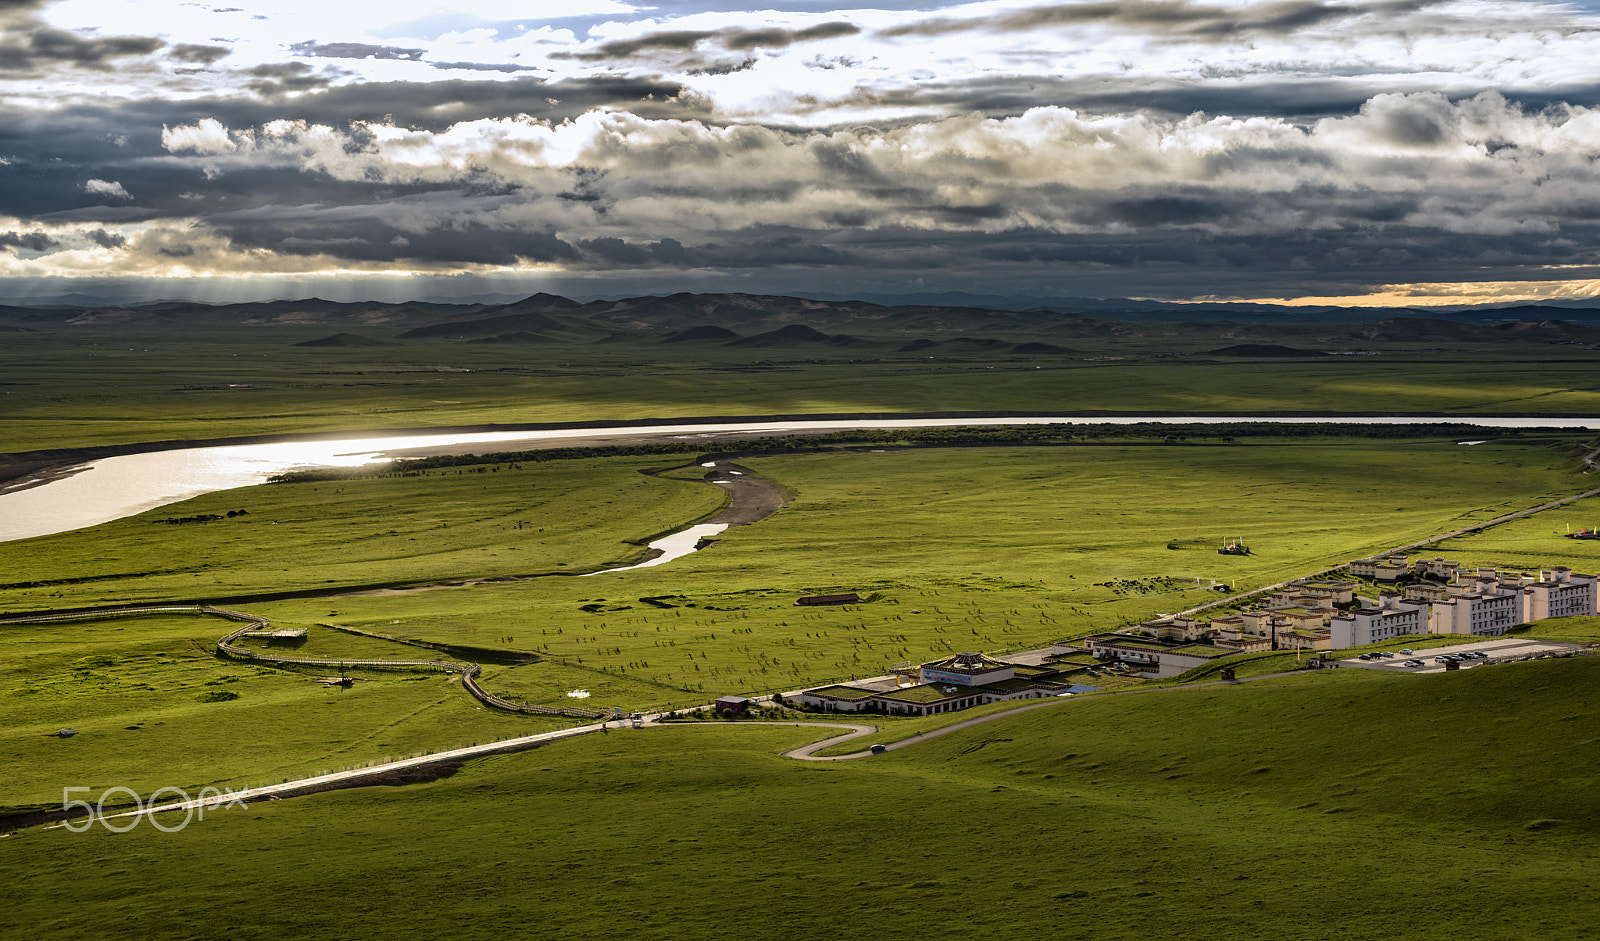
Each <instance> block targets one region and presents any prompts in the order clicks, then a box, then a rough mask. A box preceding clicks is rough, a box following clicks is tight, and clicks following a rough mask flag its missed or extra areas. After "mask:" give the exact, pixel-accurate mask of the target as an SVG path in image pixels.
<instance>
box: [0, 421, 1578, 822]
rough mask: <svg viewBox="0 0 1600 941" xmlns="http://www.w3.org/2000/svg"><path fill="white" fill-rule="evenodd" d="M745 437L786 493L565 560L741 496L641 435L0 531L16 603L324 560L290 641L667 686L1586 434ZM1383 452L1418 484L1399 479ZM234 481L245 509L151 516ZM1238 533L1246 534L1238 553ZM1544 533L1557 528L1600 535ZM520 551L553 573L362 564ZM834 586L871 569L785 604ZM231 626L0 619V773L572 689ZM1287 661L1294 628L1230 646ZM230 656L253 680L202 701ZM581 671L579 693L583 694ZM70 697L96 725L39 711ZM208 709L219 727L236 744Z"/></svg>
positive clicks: (1536, 482)
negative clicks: (615, 451)
mask: <svg viewBox="0 0 1600 941" xmlns="http://www.w3.org/2000/svg"><path fill="white" fill-rule="evenodd" d="M742 463H743V464H744V465H745V466H747V467H749V468H751V469H752V470H754V471H756V472H758V473H760V474H762V475H763V476H765V477H767V478H768V479H771V480H773V481H775V482H777V483H780V484H782V485H783V486H784V487H786V488H787V489H789V490H790V491H791V492H792V493H793V495H794V500H793V502H792V503H790V504H789V505H788V506H787V507H786V508H784V509H783V510H780V511H779V512H778V513H777V514H776V515H774V516H772V517H770V518H768V519H766V520H763V521H761V522H759V523H756V524H754V525H750V526H745V527H738V528H734V529H731V530H728V531H727V532H725V533H723V534H722V535H721V536H719V537H717V538H716V541H715V542H713V543H712V544H711V545H710V546H709V547H708V548H706V549H704V550H702V551H700V552H698V553H695V554H693V555H690V556H687V557H684V558H682V559H678V560H676V561H674V562H672V563H669V564H668V565H664V566H660V567H654V568H646V569H640V570H635V571H630V572H617V573H605V574H600V575H596V576H593V577H564V576H570V575H571V574H574V573H579V572H582V571H584V570H586V569H593V568H596V567H600V566H602V565H605V564H610V563H615V562H618V561H621V560H624V559H626V558H629V557H632V556H637V555H638V553H639V551H640V550H639V547H638V545H637V544H636V543H638V542H639V541H640V540H642V539H645V538H648V537H649V536H652V535H655V534H658V533H660V532H662V531H665V530H669V529H673V528H676V527H678V526H681V525H684V524H686V523H689V522H692V521H694V520H695V519H698V518H701V517H703V516H705V515H706V514H707V513H709V512H711V511H714V510H715V509H716V508H717V507H719V506H720V505H721V503H722V500H723V491H722V490H721V489H720V488H715V487H712V486H709V485H706V484H704V483H699V482H696V481H694V480H689V479H673V478H682V477H685V476H690V475H688V472H687V471H680V472H675V473H674V474H673V475H669V476H668V478H666V479H663V478H658V477H652V476H647V475H644V474H640V473H639V472H638V469H639V467H641V466H649V464H648V461H647V462H646V463H643V464H641V459H639V458H605V459H585V460H578V461H557V462H548V463H540V464H528V465H524V466H522V467H521V468H519V469H514V468H513V467H512V466H511V465H507V464H503V463H502V464H499V465H494V464H489V465H483V468H484V469H483V471H482V472H477V471H476V470H475V469H473V468H470V467H469V468H466V469H461V470H462V471H463V472H461V473H457V472H456V469H444V470H436V471H433V472H430V473H429V475H428V476H377V477H370V478H356V479H351V480H344V481H337V482H321V483H296V484H274V485H267V486H262V487H255V488H248V489H245V490H237V491H230V492H226V493H220V494H213V495H209V496H207V497H202V498H198V499H196V500H193V501H189V502H187V503H184V504H179V505H175V506H169V507H163V508H161V509H158V510H155V511H151V512H150V513H147V514H143V515H142V516H140V517H134V518H131V519H128V520H122V521H117V522H114V523H108V524H105V525H103V526H99V527H94V528H92V529H88V530H83V531H80V532H75V533H66V534H60V535H57V536H50V537H42V538H40V539H33V540H24V541H19V542H14V543H7V544H0V564H3V566H4V567H5V570H6V571H8V572H10V573H11V577H12V578H16V579H25V578H30V577H32V578H37V579H40V580H41V581H42V582H44V584H34V585H33V586H32V587H21V586H22V585H25V584H26V583H20V584H19V583H13V585H12V586H9V587H7V588H6V589H5V590H4V592H3V594H0V605H3V609H5V610H11V611H18V610H32V609H38V608H44V607H73V606H83V605H95V604H110V603H125V602H152V601H185V600H190V601H192V600H203V599H209V598H217V597H227V596H230V595H248V594H250V593H252V592H278V591H308V590H322V591H328V592H331V593H332V594H330V595H327V596H317V597H305V598H298V599H286V600H275V601H261V602H244V603H239V604H236V605H235V606H236V607H242V608H245V609H246V610H249V611H251V612H253V613H258V614H262V615H265V616H267V617H270V618H272V619H273V621H274V623H275V624H276V625H278V626H282V627H298V628H305V629H306V630H307V631H308V639H307V640H306V641H305V642H304V643H303V644H301V645H298V646H296V647H294V648H290V649H291V650H292V652H293V653H295V654H296V655H300V656H306V657H319V658H327V659H345V658H349V659H362V658H378V659H417V658H425V659H433V658H441V657H445V658H448V657H449V656H450V655H449V654H447V653H441V652H438V651H434V650H429V649H425V648H418V647H416V646H411V645H408V644H405V643H398V642H393V641H391V640H386V639H384V638H393V639H395V640H398V641H408V640H412V641H424V642H429V643H435V644H446V645H453V646H457V647H473V648H481V649H484V650H490V651H503V652H505V653H507V654H519V655H526V654H536V655H537V656H538V657H539V658H540V659H539V660H538V661H537V662H534V663H525V664H513V663H511V662H510V659H509V658H500V659H499V660H496V659H493V658H490V659H488V660H486V662H485V670H484V673H483V676H482V682H483V684H484V686H485V687H486V688H487V689H489V690H491V691H493V692H495V693H498V694H500V695H503V696H508V697H510V698H513V699H517V700H521V701H526V702H531V703H536V704H539V705H545V706H550V707H556V708H559V707H561V706H565V705H581V706H584V707H588V708H611V707H621V708H623V709H625V710H627V711H634V710H657V709H677V708H683V707H687V706H693V705H697V704H700V703H703V702H705V701H707V700H708V699H710V698H714V697H715V696H719V695H725V694H754V693H764V692H778V691H787V690H792V689H797V688H802V687H806V686H811V685H818V684H821V683H824V682H829V681H837V680H845V679H850V678H851V677H855V676H869V675H876V674H879V673H882V672H884V671H885V670H886V669H888V668H889V667H890V666H892V665H894V664H896V663H901V662H908V661H912V662H920V661H923V660H928V659H932V658H933V657H936V656H942V655H946V654H949V653H951V652H956V651H961V650H984V651H988V652H992V653H999V652H1003V651H1015V650H1025V649H1030V648H1033V647H1037V646H1040V645H1043V644H1047V643H1050V642H1053V641H1057V640H1062V639H1069V638H1073V637H1078V636H1082V635H1083V634H1086V633H1090V632H1093V631H1099V630H1107V629H1113V628H1117V627H1121V626H1124V625H1126V624H1130V623H1134V622H1137V621H1139V620H1143V619H1145V618H1148V617H1150V616H1152V615H1153V614H1155V613H1158V612H1171V611H1177V610H1182V609H1186V608H1189V607H1193V606H1195V605H1198V604H1202V603H1205V602H1207V601H1211V600H1214V599H1217V598H1220V597H1222V593H1221V592H1219V591H1217V590H1215V586H1221V585H1226V586H1229V587H1230V588H1232V589H1235V590H1240V589H1246V588H1250V587H1254V586H1258V585H1264V584H1270V583H1273V582H1277V581H1281V580H1284V579H1288V578H1292V577H1296V576H1300V575H1304V574H1308V573H1309V572H1312V571H1316V570H1318V569H1323V568H1329V567H1332V566H1336V565H1339V564H1341V563H1343V562H1345V561H1347V560H1348V559H1350V558H1353V557H1356V556H1359V555H1362V554H1366V553H1368V552H1371V551H1374V550H1377V549H1381V548H1384V547H1387V546H1391V545H1395V544H1399V543H1403V542H1408V541H1411V540H1413V539H1416V538H1419V537H1421V536H1425V535H1427V534H1430V533H1435V532H1442V531H1446V530H1449V529H1453V528H1458V527H1460V526H1463V525H1466V524H1468V523H1471V522H1476V521H1482V520H1485V519H1488V518H1490V517H1492V516H1495V515H1499V514H1501V513H1504V512H1506V511H1507V510H1510V509H1515V508H1519V507H1522V506H1528V505H1533V504H1536V503H1538V502H1541V501H1543V500H1546V499H1549V498H1550V497H1552V496H1557V495H1560V494H1563V493H1569V492H1573V491H1576V490H1579V489H1581V488H1583V487H1584V486H1585V485H1586V484H1587V482H1588V480H1589V478H1586V477H1584V476H1583V475H1581V474H1579V473H1577V472H1576V470H1575V469H1574V462H1572V460H1571V459H1570V458H1569V457H1568V455H1567V448H1566V447H1565V446H1562V445H1557V446H1546V445H1539V444H1529V443H1524V442H1513V441H1509V440H1507V441H1504V442H1496V443H1490V444H1484V445H1477V446H1474V447H1470V448H1467V447H1461V446H1459V445H1455V444H1453V443H1450V442H1448V441H1427V440H1414V441H1364V440H1359V439H1340V440H1339V441H1338V442H1337V443H1336V444H1329V443H1327V442H1323V441H1316V440H1309V439H1306V440H1295V439H1291V440H1279V439H1271V440H1269V441H1260V440H1254V441H1250V442H1247V443H1240V444H1233V445H1220V444H1219V445H1206V446H1175V447H1169V446H1154V445H1147V446H1139V445H1104V446H1075V447H1033V448H925V449H904V450H894V449H886V450H883V451H881V452H880V453H870V452H831V453H816V454H786V455H781V456H772V457H759V458H749V459H745V460H743V461H742ZM492 467H499V468H500V470H498V471H494V470H490V469H488V468H492ZM695 472H696V473H698V469H697V468H696V469H695ZM1394 481H1406V482H1408V485H1407V486H1406V487H1405V488H1403V489H1402V491H1401V492H1398V493H1397V492H1396V489H1395V487H1394V486H1393V483H1392V482H1394ZM234 508H248V509H249V510H250V512H249V513H248V514H247V515H245V516H241V517H235V518H234V519H224V520H219V521H216V522H212V523H201V524H185V525H171V524H164V523H159V522H155V520H159V519H164V518H170V517H183V516H189V515H195V514H198V513H202V512H222V511H226V510H228V509H234ZM1549 516H1551V514H1543V515H1541V516H1540V517H1538V518H1537V519H1540V520H1542V519H1545V518H1547V517H1549ZM1519 525H1520V524H1519ZM1529 525H1532V523H1531V521H1530V524H1529ZM1544 528H1545V529H1548V528H1549V524H1545V527H1544ZM1508 529H1509V527H1508ZM1498 532H1500V530H1499V529H1498V528H1497V529H1491V530H1490V531H1488V532H1487V533H1485V534H1482V536H1480V537H1478V538H1484V539H1488V538H1492V537H1493V535H1494V534H1495V533H1498ZM1230 536H1237V537H1241V538H1243V539H1244V541H1245V542H1246V543H1247V544H1248V545H1249V546H1250V547H1251V549H1252V554H1251V555H1248V556H1225V555H1220V554H1218V553H1217V552H1216V551H1215V547H1216V545H1217V544H1218V543H1220V541H1221V540H1222V539H1223V538H1225V537H1230ZM1528 538H1530V539H1532V538H1534V537H1533V536H1530V537H1528ZM1539 538H1540V539H1542V540H1543V541H1542V542H1539V543H1538V544H1539V545H1540V546H1542V547H1543V551H1545V552H1547V553H1548V554H1549V557H1550V558H1551V559H1557V558H1567V557H1566V556H1563V555H1562V553H1566V552H1570V550H1572V549H1578V548H1584V547H1587V546H1592V545H1593V544H1592V543H1580V542H1577V541H1574V540H1567V539H1563V538H1560V537H1559V536H1558V535H1556V534H1554V533H1548V532H1547V533H1545V534H1544V535H1543V536H1540V537H1539ZM627 540H632V541H631V542H629V541H627ZM1536 541H1537V540H1536ZM1169 545H1176V546H1179V548H1176V549H1173V548H1168V546H1169ZM151 559H159V560H160V563H161V564H160V566H159V568H156V567H153V566H151ZM1478 559H1479V557H1478V556H1472V557H1470V558H1468V559H1467V561H1478ZM1569 561H1574V562H1575V565H1576V567H1578V568H1580V569H1582V568H1583V566H1582V565H1577V564H1576V561H1575V560H1571V559H1569ZM51 572H72V573H73V574H74V578H73V579H71V580H66V579H54V580H52V579H49V578H46V577H45V576H47V575H48V574H49V573H51ZM517 574H530V575H540V574H543V575H546V576H548V577H536V578H530V579H527V580H521V581H491V582H483V583H478V584H471V585H466V586H459V587H433V588H410V589H397V590H373V588H372V586H373V585H375V584H383V583H385V579H392V580H393V582H391V583H393V584H413V585H414V584H416V583H418V582H426V581H427V580H429V579H434V580H440V581H456V582H459V581H462V580H471V579H474V578H495V577H502V576H506V575H517ZM197 586H198V587H197ZM347 589H355V593H341V592H342V591H344V590H347ZM831 591H856V592H859V593H860V594H861V595H862V596H863V598H864V599H865V600H864V602H863V603H861V604H856V605H848V606H843V607H835V608H821V609H818V608H801V607H796V606H795V604H794V601H795V599H796V598H797V597H798V596H800V595H803V594H811V593H818V592H831ZM341 627H342V628H348V629H352V630H356V631H362V632H366V633H367V634H371V635H377V636H358V635H354V634H351V633H349V632H347V631H340V630H337V629H336V628H341ZM229 629H230V626H229V625H228V624H227V622H224V621H221V620H219V619H212V618H200V617H197V616H196V617H175V618H138V619H120V618H104V619H100V620H96V621H88V622H70V623H65V624H56V625H14V626H7V627H0V643H3V644H4V645H6V647H7V648H8V652H7V654H6V656H5V658H4V659H3V662H4V663H6V671H5V673H4V674H3V679H0V712H3V718H4V728H5V729H6V730H7V731H6V732H5V734H4V736H3V737H0V753H3V754H5V755H6V756H7V757H8V758H9V759H15V760H18V761H19V762H25V763H26V765H27V767H29V768H30V774H29V777H28V778H27V779H26V781H25V782H22V783H18V784H12V785H9V786H8V787H7V789H6V794H5V796H4V799H3V801H0V803H5V804H8V805H12V806H24V805H29V806H33V805H39V804H43V803H48V802H50V801H51V800H53V799H54V798H55V797H56V794H57V792H58V791H59V788H60V787H61V786H66V785H65V784H63V782H67V783H68V784H76V783H78V782H84V783H95V782H101V781H103V780H111V779H114V780H117V781H121V782H125V783H126V782H131V783H129V786H143V785H150V786H160V784H162V783H170V780H171V775H173V774H176V773H178V771H180V770H181V774H180V775H179V784H180V785H183V786H187V785H191V784H207V783H210V784H232V785H234V786H240V785H244V784H250V783H260V782H261V781H263V780H273V779H276V778H280V777H285V776H293V775H296V774H300V773H305V774H313V773H317V772H320V771H325V770H330V769H332V768H336V767H342V766H345V765H348V764H355V763H362V762H367V761H374V760H380V759H383V758H385V757H398V756H399V755H402V754H412V753H416V752H417V751H424V750H429V749H443V748H448V747H451V746H456V745H462V744H470V743H472V742H475V741H484V740H488V739H489V738H491V737H511V736H515V735H518V734H525V733H527V732H529V731H540V730H543V729H547V728H554V727H559V726H561V725H564V724H569V723H570V721H571V720H564V719H559V718H535V717H528V716H508V715H496V714H493V713H489V712H486V711H484V710H481V709H479V708H477V704H476V703H475V702H474V701H473V700H471V699H470V698H469V697H468V696H467V695H466V694H465V692H464V691H462V690H461V689H460V688H459V686H458V685H457V684H455V683H454V682H453V681H451V680H447V679H445V678H443V677H436V676H427V675H408V674H400V673H390V672H382V671H359V670H358V671H355V675H356V676H357V677H358V681H357V683H356V685H355V687H354V688H353V689H351V690H345V691H339V690H335V691H328V690H325V689H323V688H321V687H320V686H318V685H317V684H316V682H315V680H316V679H317V678H318V677H320V676H323V675H326V674H327V673H328V672H330V670H329V669H318V668H312V669H307V670H302V671H291V670H276V669H267V668H263V667H257V666H252V665H241V664H234V663H228V662H224V661H219V660H216V659H215V658H214V657H213V655H212V645H213V644H214V642H215V640H216V638H217V637H219V636H221V634H223V633H225V632H226V631H227V630H229ZM1293 667H1294V663H1293V657H1292V655H1278V656H1277V657H1274V658H1262V659H1261V662H1260V663H1256V662H1254V661H1252V662H1251V663H1250V664H1247V665H1246V666H1245V667H1244V668H1242V669H1243V673H1242V675H1257V674H1260V673H1267V672H1275V671H1277V670H1283V669H1292V668H1293ZM1073 678H1074V679H1075V680H1077V681H1079V682H1088V683H1089V684H1090V685H1100V686H1108V687H1121V686H1126V685H1128V684H1129V683H1131V681H1121V680H1110V679H1091V678H1088V677H1087V676H1086V675H1077V676H1074V677H1073ZM218 690H221V691H225V692H231V693H236V694H238V698H237V699H230V700H228V701H222V702H202V701H200V698H199V697H203V696H204V695H205V694H206V693H208V692H215V691H218ZM579 691H581V692H587V693H588V694H589V695H588V696H587V697H583V698H581V699H580V698H574V697H572V696H569V695H568V694H569V693H575V692H579ZM312 717H315V721H312ZM63 726H72V727H76V728H79V729H80V730H82V731H83V732H84V733H85V734H83V735H80V736H79V737H77V738H75V739H71V740H66V741H62V740H58V739H55V738H53V737H51V735H50V733H52V732H54V731H55V730H56V729H57V728H60V727H63ZM896 727H903V728H910V727H909V726H896ZM218 728H225V729H227V730H229V731H228V732H227V735H226V739H225V741H226V743H227V744H225V745H222V746H218V745H216V744H214V742H213V732H214V731H215V730H216V729H218ZM284 728H291V729H293V730H294V732H293V734H292V735H289V736H287V737H284V736H282V735H281V733H280V732H279V730H280V729H284ZM884 734H885V736H887V737H889V738H890V739H892V738H893V737H897V736H896V735H895V733H894V729H893V728H890V727H887V726H886V728H885V733H884ZM263 742H271V747H270V748H264V747H262V745H263ZM44 759H48V760H44Z"/></svg>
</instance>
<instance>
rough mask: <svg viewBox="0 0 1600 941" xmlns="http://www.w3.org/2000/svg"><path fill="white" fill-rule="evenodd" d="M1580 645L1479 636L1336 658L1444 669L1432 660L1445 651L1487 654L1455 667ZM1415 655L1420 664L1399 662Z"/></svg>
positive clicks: (1381, 666) (1375, 665)
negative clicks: (1379, 655)
mask: <svg viewBox="0 0 1600 941" xmlns="http://www.w3.org/2000/svg"><path fill="white" fill-rule="evenodd" d="M1579 649H1581V648H1580V647H1579V646H1578V645H1577V644H1558V643H1555V642H1552V641H1544V640H1527V639H1524V638H1521V637H1485V638H1483V639H1481V640H1474V641H1467V642H1465V643H1460V644H1451V645H1450V646H1448V647H1418V648H1417V649H1416V652H1415V653H1414V654H1412V655H1410V656H1408V655H1406V654H1403V653H1400V652H1399V651H1392V652H1393V653H1394V657H1393V659H1387V658H1386V659H1382V660H1359V659H1357V658H1355V657H1350V658H1347V659H1343V660H1340V661H1339V666H1341V667H1360V668H1362V669H1364V670H1387V671H1389V672H1395V673H1443V672H1444V670H1445V665H1444V664H1442V663H1437V662H1435V661H1434V659H1433V658H1434V657H1442V656H1444V655H1445V654H1459V653H1466V652H1467V651H1473V650H1481V651H1483V652H1484V653H1485V654H1488V659H1487V660H1468V661H1465V662H1463V663H1462V664H1461V665H1460V666H1459V667H1457V669H1461V670H1470V669H1472V668H1473V667H1478V666H1482V665H1484V664H1486V663H1504V662H1506V661H1508V660H1515V659H1518V658H1523V657H1536V656H1548V655H1550V654H1558V653H1566V652H1568V651H1571V650H1579ZM1412 657H1415V658H1416V659H1418V660H1421V661H1422V663H1423V665H1422V666H1420V667H1407V666H1401V664H1402V663H1404V662H1405V661H1407V660H1410V659H1412Z"/></svg>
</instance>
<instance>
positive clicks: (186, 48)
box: [167, 43, 233, 65]
mask: <svg viewBox="0 0 1600 941" xmlns="http://www.w3.org/2000/svg"><path fill="white" fill-rule="evenodd" d="M167 54H168V55H170V56H171V57H172V58H174V59H176V60H178V61H179V62H193V63H195V64H197V65H211V64H213V63H215V62H218V61H220V60H222V59H225V58H227V57H228V56H230V55H232V54H233V50H232V49H229V48H228V47H227V46H204V45H196V44H193V43H181V44H179V45H176V46H173V47H172V48H171V49H170V50H168V52H167Z"/></svg>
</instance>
